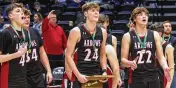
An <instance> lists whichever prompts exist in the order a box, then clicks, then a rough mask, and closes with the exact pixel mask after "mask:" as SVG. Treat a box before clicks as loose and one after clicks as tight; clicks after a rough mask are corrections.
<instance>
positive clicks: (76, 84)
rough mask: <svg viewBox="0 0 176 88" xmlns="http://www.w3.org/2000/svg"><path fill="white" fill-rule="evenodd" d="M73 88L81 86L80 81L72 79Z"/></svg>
mask: <svg viewBox="0 0 176 88" xmlns="http://www.w3.org/2000/svg"><path fill="white" fill-rule="evenodd" d="M73 88H81V83H80V82H79V81H74V82H73Z"/></svg>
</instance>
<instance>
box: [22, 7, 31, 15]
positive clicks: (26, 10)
mask: <svg viewBox="0 0 176 88" xmlns="http://www.w3.org/2000/svg"><path fill="white" fill-rule="evenodd" d="M23 11H24V15H28V16H30V15H31V11H30V10H28V9H26V8H23Z"/></svg>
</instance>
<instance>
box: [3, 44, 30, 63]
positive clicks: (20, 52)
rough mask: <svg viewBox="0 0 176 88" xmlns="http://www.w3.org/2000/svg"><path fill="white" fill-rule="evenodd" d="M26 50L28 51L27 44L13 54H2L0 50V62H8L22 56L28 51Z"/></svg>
mask: <svg viewBox="0 0 176 88" xmlns="http://www.w3.org/2000/svg"><path fill="white" fill-rule="evenodd" d="M26 51H27V46H25V47H23V48H20V49H19V50H18V51H17V52H15V53H12V54H6V55H2V51H0V63H3V62H7V61H10V60H12V59H15V58H18V57H21V56H22V55H24V54H25V53H26Z"/></svg>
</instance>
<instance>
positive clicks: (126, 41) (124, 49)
mask: <svg viewBox="0 0 176 88" xmlns="http://www.w3.org/2000/svg"><path fill="white" fill-rule="evenodd" d="M129 47H130V34H129V33H125V34H124V35H123V37H122V43H121V63H122V65H123V66H125V67H130V65H129V60H128V55H129Z"/></svg>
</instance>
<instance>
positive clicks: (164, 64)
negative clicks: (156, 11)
mask: <svg viewBox="0 0 176 88" xmlns="http://www.w3.org/2000/svg"><path fill="white" fill-rule="evenodd" d="M153 32H154V39H155V44H156V54H157V57H158V61H159V63H160V65H161V67H162V68H163V69H165V68H168V65H167V62H166V58H165V57H164V55H163V52H161V51H163V49H162V45H161V41H160V40H161V37H160V36H159V33H158V32H156V31H153Z"/></svg>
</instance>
